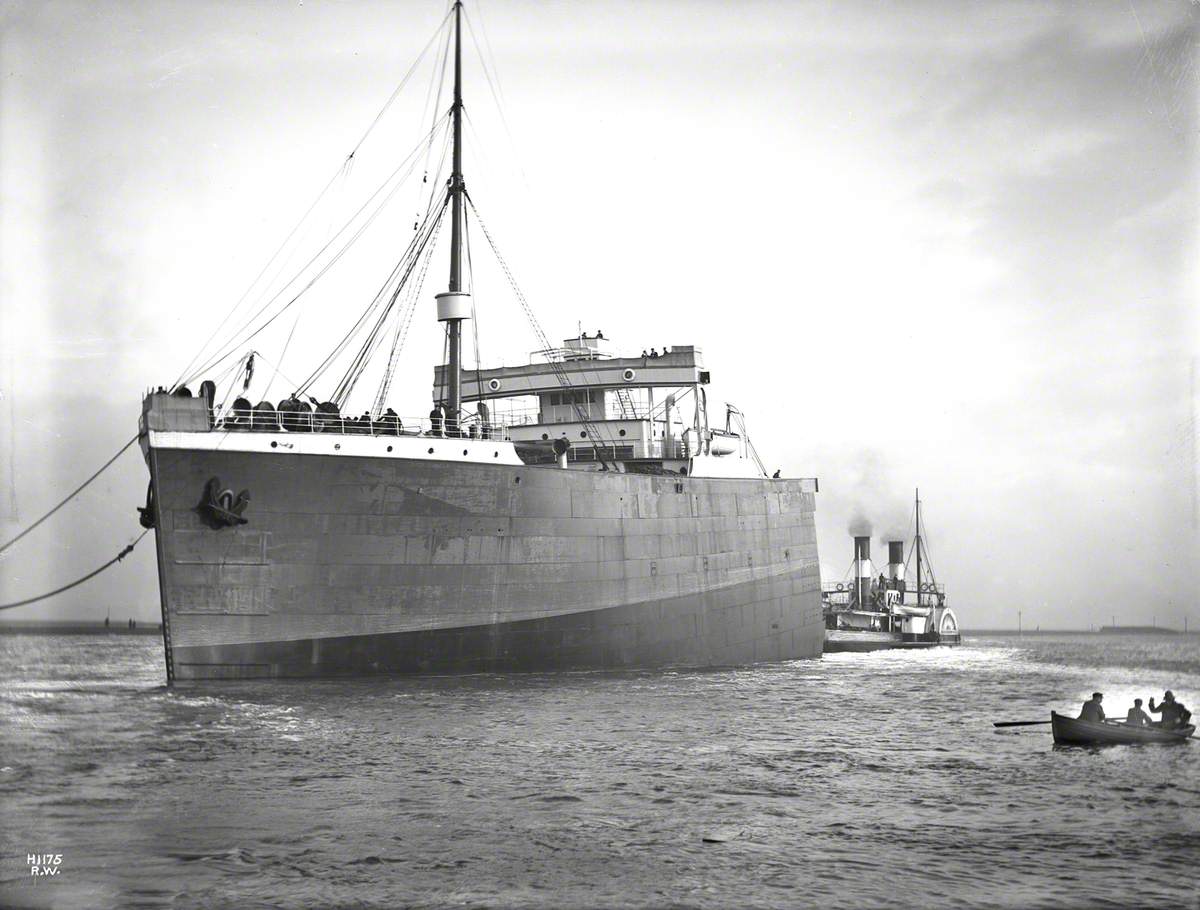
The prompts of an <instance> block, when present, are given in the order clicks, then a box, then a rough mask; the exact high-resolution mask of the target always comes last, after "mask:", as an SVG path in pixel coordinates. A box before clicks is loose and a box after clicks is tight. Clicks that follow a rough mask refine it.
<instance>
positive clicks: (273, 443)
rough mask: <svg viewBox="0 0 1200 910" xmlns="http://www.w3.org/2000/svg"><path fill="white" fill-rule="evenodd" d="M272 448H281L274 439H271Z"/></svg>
mask: <svg viewBox="0 0 1200 910" xmlns="http://www.w3.org/2000/svg"><path fill="white" fill-rule="evenodd" d="M271 448H272V449H277V448H279V443H277V442H276V441H275V440H274V439H272V440H271Z"/></svg>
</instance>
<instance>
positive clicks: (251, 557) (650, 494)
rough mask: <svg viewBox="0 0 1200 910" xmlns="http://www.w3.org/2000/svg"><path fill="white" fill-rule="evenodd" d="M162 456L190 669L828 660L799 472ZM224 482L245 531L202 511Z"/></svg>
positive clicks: (175, 596) (162, 505) (179, 617)
mask: <svg viewBox="0 0 1200 910" xmlns="http://www.w3.org/2000/svg"><path fill="white" fill-rule="evenodd" d="M150 464H151V473H152V477H153V480H154V483H155V490H156V497H157V503H158V513H159V516H158V519H159V520H158V530H157V538H158V558H159V577H160V586H161V590H162V598H163V619H164V634H165V638H166V642H167V651H168V653H167V668H168V675H169V676H171V677H172V678H173V679H175V680H179V681H183V680H195V679H242V678H252V677H283V676H337V675H358V674H369V673H416V672H421V673H461V672H484V671H538V670H555V669H602V668H624V667H655V666H670V665H682V666H696V667H700V666H722V665H737V664H745V663H752V662H757V661H766V660H786V659H791V658H798V657H816V656H818V655H819V654H820V653H821V647H822V639H823V635H824V623H823V620H822V615H821V603H820V581H819V571H818V563H817V546H816V532H815V527H814V496H813V493H812V492H809V491H808V490H806V489H805V483H804V482H802V481H768V480H711V479H704V478H691V477H673V476H661V477H656V476H646V475H634V474H618V473H612V474H596V473H584V472H577V471H566V470H561V469H558V468H553V467H523V466H522V467H514V466H508V465H489V464H455V463H450V462H438V461H413V460H398V459H384V458H379V459H376V458H363V457H337V456H316V455H304V456H297V455H290V454H279V455H276V454H262V453H238V452H220V451H216V452H214V451H196V450H187V449H161V448H155V449H151V451H150ZM212 477H219V478H220V480H221V485H222V486H223V487H227V488H229V489H230V490H232V491H233V492H235V493H237V492H240V491H241V490H248V491H249V493H250V497H251V499H250V504H249V506H248V508H246V510H245V513H244V517H245V518H246V519H247V524H245V525H242V526H237V527H226V528H221V529H219V530H215V529H213V528H211V527H209V526H208V525H207V524H206V523H205V522H204V521H203V520H202V518H201V516H200V515H199V514H198V513H197V510H196V507H197V505H198V503H199V502H200V500H201V498H202V496H203V494H204V489H205V485H206V484H207V482H208V481H209V479H210V478H212ZM809 483H811V482H809ZM809 489H811V487H809Z"/></svg>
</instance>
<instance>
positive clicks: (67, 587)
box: [0, 436, 150, 610]
mask: <svg viewBox="0 0 1200 910" xmlns="http://www.w3.org/2000/svg"><path fill="white" fill-rule="evenodd" d="M137 440H138V438H137V436H134V437H133V438H132V439H130V440H129V442H127V443H125V445H123V446H121V448H119V449H118V450H117V454H116V455H114V456H113V457H112V458H110V459H109V460H108V461H106V462H104V464H103V465H101V466H100V469H99V470H97V471H96V473H95V474H93V475H92V476H91V477H89V478H88V479H87V480H85V481H84V482H83V483H81V484H80V485H79V486H77V487H76V488H75V489H74V490H72V491H71V492H70V493H69V494H68V495H67V496H66V497H65V498H64V499H63V500H62V501H61V502H60V503H59V504H58V505H56V506H55V507H54V508H52V509H51V510H50V511H49V512H47V513H46V514H45V515H43V516H42V517H41V518H39V519H38V520H37V521H35V522H34V523H33V524H31V525H30V526H29V527H27V528H26V529H25V530H24V531H22V532H21V533H20V534H18V535H17V536H16V537H14V538H13V539H12V540H9V541H7V542H5V543H4V544H3V545H0V553H3V552H4V551H5V550H7V549H8V548H9V547H11V546H12V545H13V544H15V543H16V542H17V541H18V540H20V539H21V538H22V537H24V536H25V535H26V534H28V533H29V532H30V531H32V530H33V529H34V528H36V527H37V526H38V525H40V524H41V523H42V522H44V521H45V520H46V519H47V518H49V517H50V516H51V515H53V514H54V513H55V512H57V511H58V510H59V509H61V508H62V507H63V506H65V505H66V504H67V503H68V502H70V501H71V500H72V499H74V498H75V497H76V496H78V495H79V494H80V493H81V492H83V489H84V488H85V487H86V486H87V485H88V484H90V483H91V482H92V481H93V480H95V479H96V478H97V477H99V476H100V475H101V474H103V473H104V472H105V471H106V470H108V468H109V467H110V466H111V465H112V463H113V462H114V461H116V460H117V459H118V458H120V457H121V456H122V455H123V454H124V453H125V450H126V449H128V448H129V447H130V446H131V445H133V444H134V443H135V442H137ZM149 533H150V530H149V529H146V530H145V531H143V532H142V533H141V534H140V535H138V537H137V538H136V539H135V540H134V541H133V543H131V544H129V546H127V547H126V548H125V549H124V550H122V551H121V552H120V553H118V554H117V555H116V556H114V557H113V558H112V559H110V560H109V561H108V562H106V563H105V564H104V565H102V566H101V567H100V568H98V569H93V570H92V571H91V572H88V573H87V575H84V576H83V577H82V578H77V579H75V580H74V581H73V582H71V583H70V584H68V585H63V586H62V587H61V588H55V589H54V590H53V591H50V592H48V593H46V594H39V595H38V596H37V597H29V598H26V599H25V600H18V601H17V602H16V603H10V604H0V610H11V609H12V608H13V607H23V606H25V605H26V604H32V603H37V602H38V601H39V600H45V599H46V598H48V597H53V596H54V595H56V594H61V593H62V592H63V591H69V590H71V588H74V587H77V586H79V585H81V584H83V583H84V582H85V581H87V580H88V579H89V578H95V577H96V576H97V575H99V574H100V573H101V572H103V571H104V570H105V569H107V568H108V567H109V566H111V565H113V564H114V563H118V562H120V561H121V560H122V559H124V558H125V557H126V556H128V555H129V554H130V553H132V552H133V548H134V547H136V546H137V545H138V544H139V543H141V542H142V538H143V537H145V536H146V535H147V534H149Z"/></svg>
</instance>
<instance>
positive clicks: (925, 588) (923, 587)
mask: <svg viewBox="0 0 1200 910" xmlns="http://www.w3.org/2000/svg"><path fill="white" fill-rule="evenodd" d="M921 590H922V591H924V592H925V593H926V594H928V593H929V592H930V591H932V590H933V585H931V584H930V583H929V582H925V583H924V584H923V585H921Z"/></svg>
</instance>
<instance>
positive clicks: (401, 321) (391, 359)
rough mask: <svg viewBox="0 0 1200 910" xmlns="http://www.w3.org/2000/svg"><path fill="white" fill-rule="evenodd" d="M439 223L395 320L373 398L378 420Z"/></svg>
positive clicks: (423, 282) (431, 258)
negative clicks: (418, 271)
mask: <svg viewBox="0 0 1200 910" xmlns="http://www.w3.org/2000/svg"><path fill="white" fill-rule="evenodd" d="M441 230H442V228H441V223H439V224H438V227H437V229H436V231H435V232H434V235H433V237H432V239H431V240H430V241H429V243H428V244H426V247H425V259H424V262H423V263H422V265H421V271H420V273H419V274H418V276H417V281H416V285H415V286H414V288H413V289H412V290H411V292H410V293H409V295H408V299H407V300H406V301H405V304H404V306H403V308H402V309H401V312H400V316H399V318H397V320H396V333H395V335H394V336H393V338H392V349H391V351H390V352H389V354H388V363H387V366H386V367H385V368H384V373H383V376H382V378H381V379H380V382H379V392H378V394H377V395H376V397H375V408H374V411H373V416H374V417H376V418H378V417H379V415H380V414H381V413H382V412H383V407H384V405H385V404H387V397H388V394H389V393H390V392H391V389H392V378H393V377H394V376H395V372H396V365H397V363H399V360H400V353H401V352H402V351H403V350H404V343H405V342H406V341H407V340H408V330H409V328H410V327H411V326H412V322H413V317H414V315H415V314H416V311H417V302H418V301H419V300H420V299H421V293H422V291H423V289H424V287H425V277H426V275H428V273H429V265H430V263H431V262H432V261H433V253H434V250H435V249H436V247H437V240H438V234H439V233H440V232H441Z"/></svg>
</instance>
